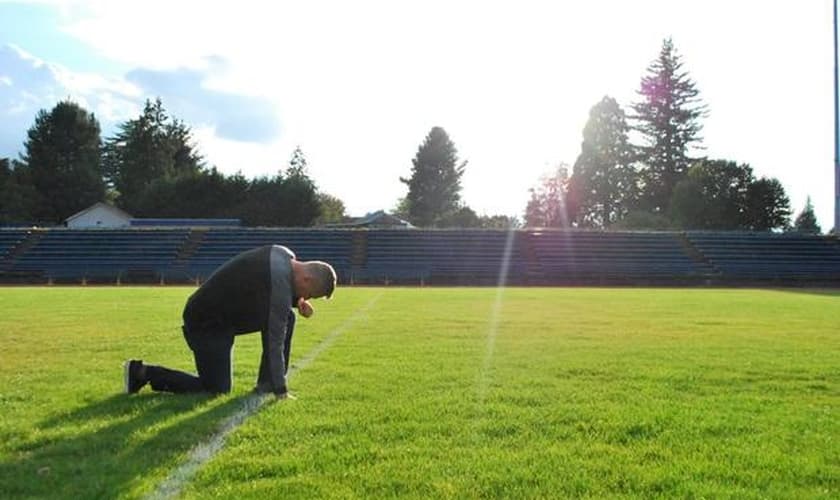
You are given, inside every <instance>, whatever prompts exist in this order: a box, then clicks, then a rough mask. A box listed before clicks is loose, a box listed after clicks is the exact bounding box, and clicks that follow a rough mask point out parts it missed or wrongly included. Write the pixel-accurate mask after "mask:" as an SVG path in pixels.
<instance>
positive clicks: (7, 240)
mask: <svg viewBox="0 0 840 500" xmlns="http://www.w3.org/2000/svg"><path fill="white" fill-rule="evenodd" d="M28 233H29V231H28V230H26V229H0V262H2V261H3V260H4V259H5V258H6V257H7V256H8V254H9V252H10V251H11V250H12V249H13V248H15V247H16V246H17V245H18V244H19V243H20V242H21V241H23V240H24V239H26V235H27V234H28Z"/></svg>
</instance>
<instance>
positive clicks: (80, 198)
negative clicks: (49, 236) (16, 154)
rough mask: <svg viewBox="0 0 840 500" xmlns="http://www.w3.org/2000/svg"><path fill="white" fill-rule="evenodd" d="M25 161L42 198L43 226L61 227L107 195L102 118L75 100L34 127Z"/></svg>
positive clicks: (40, 216) (38, 119)
mask: <svg viewBox="0 0 840 500" xmlns="http://www.w3.org/2000/svg"><path fill="white" fill-rule="evenodd" d="M24 148H25V153H24V154H23V155H22V156H21V161H22V163H23V164H24V165H25V167H24V168H26V169H27V170H28V176H29V179H30V180H31V183H32V187H33V188H34V189H35V191H36V192H37V193H38V195H39V199H40V202H39V203H38V208H37V210H36V213H34V214H32V215H33V216H34V217H35V218H36V219H37V220H38V221H40V222H42V223H53V224H54V223H60V222H62V221H63V220H64V219H66V218H67V217H69V216H71V215H73V214H74V213H76V212H78V211H79V210H82V209H84V208H86V207H88V206H90V205H92V204H94V203H96V202H98V201H102V200H103V198H104V196H105V183H104V181H103V171H102V163H101V156H102V140H101V138H100V132H99V122H98V121H97V120H96V117H95V116H94V115H93V114H92V113H89V112H88V111H86V110H85V109H83V108H82V107H81V106H79V105H78V104H76V103H74V102H71V101H62V102H59V103H58V104H56V105H55V107H54V108H53V109H52V110H51V111H49V112H48V111H46V110H43V109H42V110H41V111H40V112H38V115H37V117H36V118H35V124H34V125H33V126H32V128H30V129H29V132H28V134H27V140H26V142H25V144H24Z"/></svg>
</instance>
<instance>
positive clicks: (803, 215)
mask: <svg viewBox="0 0 840 500" xmlns="http://www.w3.org/2000/svg"><path fill="white" fill-rule="evenodd" d="M793 228H794V230H795V231H796V232H798V233H810V234H820V233H821V232H822V228H820V225H819V223H817V216H816V215H814V205H812V204H811V197H810V196H809V197H808V198H807V199H806V201H805V208H803V209H802V211H801V212H799V215H797V216H796V221H795V222H794V223H793Z"/></svg>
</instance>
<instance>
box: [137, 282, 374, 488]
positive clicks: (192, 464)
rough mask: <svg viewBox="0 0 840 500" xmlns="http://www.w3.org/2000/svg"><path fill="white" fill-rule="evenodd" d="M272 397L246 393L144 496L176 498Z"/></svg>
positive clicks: (327, 342)
mask: <svg viewBox="0 0 840 500" xmlns="http://www.w3.org/2000/svg"><path fill="white" fill-rule="evenodd" d="M381 295H382V294H381V293H380V294H377V295H376V296H375V297H373V298H372V299H371V300H370V301H369V302H368V303H367V304H365V306H364V307H362V308H361V309H359V310H358V311H356V313H355V314H354V315H353V316H351V317H350V318H349V319H348V320H347V321H345V322H344V323H343V324H342V325H341V326H339V327H338V328H336V329H334V330H333V331H331V332H330V333H329V334H328V335H327V336H326V337H324V339H323V340H322V341H321V342H319V343H318V344H317V345H316V346H315V347H314V348H312V350H310V351H309V352H308V353H307V354H306V356H304V357H303V358H302V359H301V360H300V361H298V362H297V363H295V364H293V365H292V366H290V367H289V373H287V374H286V378H287V379H288V378H291V377H292V375H294V374H295V373H296V372H297V371H299V370H302V369H304V368H306V367H307V366H308V365H309V364H310V363H311V362H312V361H314V360H315V358H317V357H318V356H319V355H320V354H321V353H322V352H324V351H325V350H326V349H327V348H329V347H330V346H331V345H332V344H333V343H334V342H335V341H336V339H338V337H340V336H341V335H342V334H343V333H344V332H345V331H347V330H348V329H349V328H350V327H351V326H352V325H353V324H354V323H356V322H357V321H358V320H359V319H361V318H363V317H364V316H366V314H367V313H368V311H370V310H371V309H372V308H373V306H374V304H376V301H378V300H379V297H381ZM273 397H274V396H271V395H260V394H250V395H248V396H246V397H245V398H244V401H243V403H242V408H240V409H239V410H238V411H237V412H236V413H234V414H233V415H231V416H230V417H228V418H226V419H225V420H224V421H222V423H221V424H220V425H219V430H218V431H216V433H215V434H213V435H212V436H210V438H209V439H207V440H206V441H204V442H201V443H199V444H197V445H196V446H195V447H194V448H193V449H192V450H190V452H189V454H188V455H187V459H186V460H185V461H184V463H182V464H181V465H179V466H178V467H177V468H176V469H175V470H173V471H172V472H171V473H170V474H169V476H167V477H166V479H164V480H163V482H162V483H160V484H159V485H158V487H157V488H156V489H155V491H154V492H152V493H151V494H150V495H147V496H146V498H148V499H155V500H157V499H165V498H175V497H177V496H178V494H179V493H181V490H182V489H183V488H184V486H185V485H187V484H188V483H189V482H190V481H192V479H193V477H195V474H196V473H197V472H198V470H199V469H201V467H202V466H204V464H206V463H207V462H209V461H210V460H211V459H212V458H213V457H214V456H216V454H217V453H219V451H220V450H221V449H222V448H223V447H224V445H225V439H226V438H227V436H228V435H229V434H230V433H231V432H233V431H235V430H236V429H237V428H239V426H240V425H242V423H243V422H245V420H247V419H248V417H250V416H251V415H253V414H255V413H256V412H257V411H259V409H260V408H262V406H263V405H264V404H265V403H266V402H268V401H271V399H272V398H273Z"/></svg>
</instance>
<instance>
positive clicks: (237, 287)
mask: <svg viewBox="0 0 840 500" xmlns="http://www.w3.org/2000/svg"><path fill="white" fill-rule="evenodd" d="M272 255H273V256H274V262H273V264H274V266H272ZM294 258H295V255H294V253H292V252H291V250H289V249H288V248H286V247H282V246H279V245H266V246H262V247H259V248H254V249H253V250H247V251H245V252H242V253H240V254H239V255H237V256H236V257H234V258H232V259H231V260H229V261H227V262H226V263H224V264H223V265H222V266H221V267H219V268H218V269H217V270H216V271H215V272H214V273H213V274H212V275H211V276H210V278H208V279H207V281H205V282H204V283H203V284H202V285H201V286H200V287H199V288H198V290H196V291H195V292H194V293H193V294H192V295H191V296H190V298H189V299H188V300H187V304H186V306H185V307H184V315H183V317H184V329H185V331H186V334H187V335H188V336H190V338H192V339H196V340H199V341H200V337H202V336H207V335H240V334H244V333H251V332H256V331H261V332H262V334H263V342H262V344H263V356H262V362H261V366H260V380H259V381H258V385H260V386H263V387H264V388H265V389H269V390H272V391H273V392H285V390H286V381H285V366H286V360H285V359H284V353H283V346H284V342H285V339H286V326H287V323H288V320H287V318H288V316H289V315H290V314H291V310H292V306H293V305H294V304H295V303H296V297H294V290H293V285H292V284H293V275H292V268H291V261H292V260H293V259H294ZM272 273H274V276H272ZM265 378H268V379H270V380H264V379H265Z"/></svg>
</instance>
